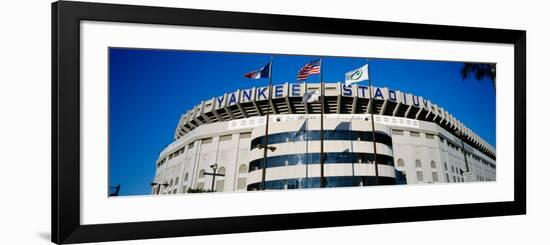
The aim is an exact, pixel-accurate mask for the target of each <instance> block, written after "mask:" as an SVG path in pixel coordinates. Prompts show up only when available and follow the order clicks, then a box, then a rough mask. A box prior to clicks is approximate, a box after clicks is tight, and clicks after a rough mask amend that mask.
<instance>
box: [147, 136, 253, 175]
mask: <svg viewBox="0 0 550 245" xmlns="http://www.w3.org/2000/svg"><path fill="white" fill-rule="evenodd" d="M250 136H251V133H241V134H240V135H239V138H250ZM232 138H233V135H231V134H228V135H222V136H220V137H219V141H220V142H224V141H230V140H231V139H232ZM201 141H202V144H210V143H212V138H211V137H210V138H205V139H201ZM194 143H195V142H193V143H191V144H189V149H192V148H193V145H194ZM184 152H185V146H184V147H181V148H179V149H177V150H175V151H174V152H172V153H170V154H169V155H168V157H165V158H163V159H162V160H160V161H159V162H158V163H157V167H160V166H162V165H163V164H164V163H166V161H167V160H171V159H172V158H175V157H177V156H179V155H183V153H184Z"/></svg>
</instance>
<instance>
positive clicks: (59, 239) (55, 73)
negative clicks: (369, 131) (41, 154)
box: [51, 1, 526, 244]
mask: <svg viewBox="0 0 550 245" xmlns="http://www.w3.org/2000/svg"><path fill="white" fill-rule="evenodd" d="M84 20H94V21H107V22H128V23H145V24H161V25H184V26H200V27H218V28H237V29H249V30H268V31H287V32H310V33H324V34H343V35H364V36H376V37H397V38H415V39H434V40H452V41H463V42H482V43H505V44H513V45H514V89H515V91H514V99H515V105H514V109H515V110H514V123H515V129H514V140H515V142H514V148H515V159H514V201H508V202H492V203H472V204H453V205H438V206H419V207H402V208H381V209H365V210H349V211H330V212H312V213H289V214H277V215H257V216H242V217H224V218H203V219H187V220H167V221H152V222H132V223H113V224H97V225H81V224H80V129H81V128H80V83H79V81H80V22H81V21H84ZM525 118H526V32H525V31H522V30H505V29H489V28H473V27H461V26H444V25H428V24H412V23H396V22H382V21H366V20H350V19H334V18H320V17H303V16H287V15H272V14H256V13H239V12H223V11H210V10H191V9H179V8H166V7H147V6H131V5H117V4H101V3H85V2H69V1H62V2H55V3H53V4H52V159H51V161H52V164H51V167H52V169H51V171H52V172H51V174H52V183H51V185H52V198H51V202H52V203H51V206H52V223H51V225H52V228H51V232H52V236H51V237H52V242H54V243H58V244H62V243H63V244H66V243H82V242H99V241H114V240H131V239H149V238H162V237H178V236H192V235H209V234H222V233H240V232H256V231H271V230H289V229H303V228H317V227H333V226H350V225H365V224H381V223H392V222H410V221H426V220H442V219H458V218H471V217H488V216H502V215H521V214H525V213H526V141H525V140H526V119H525Z"/></svg>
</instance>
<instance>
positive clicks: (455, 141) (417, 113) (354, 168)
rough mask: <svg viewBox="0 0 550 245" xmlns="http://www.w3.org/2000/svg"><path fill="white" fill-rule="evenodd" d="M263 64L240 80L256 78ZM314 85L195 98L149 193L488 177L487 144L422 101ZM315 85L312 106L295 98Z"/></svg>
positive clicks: (491, 152)
mask: <svg viewBox="0 0 550 245" xmlns="http://www.w3.org/2000/svg"><path fill="white" fill-rule="evenodd" d="M266 67H267V66H266ZM266 67H264V69H262V70H261V74H260V73H250V74H247V75H246V76H247V77H248V78H253V79H254V78H259V77H264V75H265V74H266V73H267V70H266V69H268V68H269V69H270V67H267V68H266ZM269 73H270V71H269ZM354 75H356V74H354ZM359 76H360V75H359ZM321 81H322V79H321ZM270 84H271V81H270ZM321 86H322V83H285V84H276V85H272V86H271V87H270V86H264V87H253V88H247V89H240V90H237V91H227V93H226V94H223V95H219V96H217V97H214V98H210V99H206V100H204V101H197V104H196V106H194V107H193V108H192V109H191V110H189V111H187V112H186V113H184V114H183V115H181V118H180V119H179V122H178V124H177V127H176V128H175V133H174V141H173V142H172V143H171V144H169V145H167V146H166V147H165V148H164V149H163V150H162V152H161V153H160V155H159V156H158V159H157V161H156V173H155V177H154V179H153V180H151V181H152V183H151V193H152V194H176V193H180V194H181V193H187V192H204V191H215V192H239V191H255V190H263V189H267V190H274V189H281V190H284V189H302V188H319V187H353V186H370V185H393V184H438V183H459V182H474V181H495V180H496V151H495V148H494V147H493V146H491V145H490V144H489V143H487V142H486V141H485V140H484V139H482V138H480V137H479V136H478V135H477V134H476V133H475V132H473V131H472V130H470V129H469V128H468V127H467V125H464V124H463V123H461V122H460V120H459V119H457V118H455V117H453V115H451V114H450V113H449V112H447V111H446V110H445V109H444V108H442V107H440V106H438V105H436V104H435V103H432V102H431V101H430V100H429V98H423V97H422V96H421V95H415V94H409V93H406V92H402V91H399V90H396V89H394V88H387V87H384V88H382V87H369V86H363V85H359V84H352V85H346V84H345V83H343V82H338V83H324V91H323V90H319V89H320V88H321ZM270 88H271V89H270ZM370 88H372V90H370ZM316 91H323V94H322V95H321V96H323V99H322V100H321V101H322V102H321V103H319V102H318V101H317V103H314V102H312V103H304V98H306V99H308V100H309V98H313V97H316V96H318V94H316ZM270 92H271V93H270ZM371 97H372V98H373V99H369V98H371ZM305 102H308V101H305ZM322 105H324V106H322ZM267 115H269V116H267ZM266 118H269V120H268V121H267V122H268V126H267V125H266ZM372 118H374V120H372ZM321 119H322V120H321ZM174 123H176V122H174ZM373 132H374V133H373ZM266 135H267V142H266Z"/></svg>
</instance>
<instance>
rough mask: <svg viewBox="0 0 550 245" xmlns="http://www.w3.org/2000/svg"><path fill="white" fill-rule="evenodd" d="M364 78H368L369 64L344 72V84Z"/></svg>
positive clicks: (347, 84)
mask: <svg viewBox="0 0 550 245" xmlns="http://www.w3.org/2000/svg"><path fill="white" fill-rule="evenodd" d="M365 80H369V64H366V65H364V66H362V67H361V68H359V69H355V70H353V71H350V72H347V73H346V86H349V85H351V84H354V83H358V82H361V81H365Z"/></svg>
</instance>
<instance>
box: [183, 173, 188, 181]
mask: <svg viewBox="0 0 550 245" xmlns="http://www.w3.org/2000/svg"><path fill="white" fill-rule="evenodd" d="M188 179H189V173H185V177H183V181H187V180H188Z"/></svg>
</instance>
